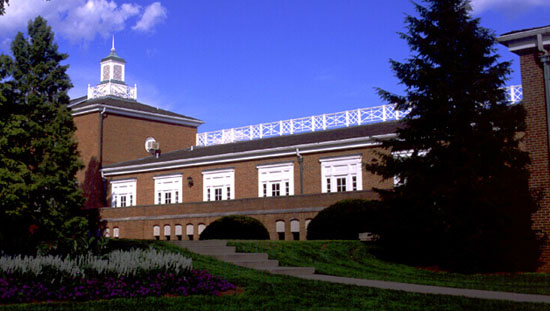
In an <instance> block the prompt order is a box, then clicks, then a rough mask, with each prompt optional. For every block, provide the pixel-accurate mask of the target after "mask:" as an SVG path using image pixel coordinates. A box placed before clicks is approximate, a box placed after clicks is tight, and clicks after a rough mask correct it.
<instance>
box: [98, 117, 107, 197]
mask: <svg viewBox="0 0 550 311" xmlns="http://www.w3.org/2000/svg"><path fill="white" fill-rule="evenodd" d="M105 109H106V108H105V107H103V110H102V111H101V112H100V113H99V141H98V149H99V150H98V161H99V171H100V172H101V181H102V182H103V194H102V198H101V201H102V204H103V205H105V204H106V202H107V196H106V193H107V183H106V182H105V175H103V119H104V118H105Z"/></svg>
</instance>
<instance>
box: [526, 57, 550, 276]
mask: <svg viewBox="0 0 550 311" xmlns="http://www.w3.org/2000/svg"><path fill="white" fill-rule="evenodd" d="M520 64H521V79H522V85H523V104H524V105H525V109H526V110H527V118H526V125H527V131H526V135H525V145H526V148H527V151H528V152H529V155H530V158H531V165H530V171H531V177H530V180H529V186H530V188H531V189H532V190H535V191H537V192H540V194H541V195H542V200H541V202H540V205H541V208H540V209H539V211H537V212H536V213H535V214H533V217H532V219H533V228H534V229H536V230H542V231H543V232H544V233H546V234H547V235H548V237H550V192H549V191H550V169H549V158H548V136H547V135H548V129H547V125H546V117H547V116H546V106H545V91H544V72H543V67H542V64H541V63H540V62H539V60H538V56H537V54H536V52H533V51H527V52H525V53H524V54H522V55H520ZM541 259H542V261H543V262H544V265H543V266H542V267H541V270H542V271H546V272H550V245H549V244H548V243H547V244H546V246H545V248H544V250H543V254H542V258H541Z"/></svg>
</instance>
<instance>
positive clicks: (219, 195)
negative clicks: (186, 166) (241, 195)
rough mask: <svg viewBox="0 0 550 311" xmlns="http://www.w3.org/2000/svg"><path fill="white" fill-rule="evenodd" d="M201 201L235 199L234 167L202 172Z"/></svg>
mask: <svg viewBox="0 0 550 311" xmlns="http://www.w3.org/2000/svg"><path fill="white" fill-rule="evenodd" d="M202 180H203V183H202V184H203V189H202V190H203V191H202V194H203V201H220V200H232V199H235V169H232V168H230V169H221V170H215V171H204V172H202Z"/></svg>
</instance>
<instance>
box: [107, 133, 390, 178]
mask: <svg viewBox="0 0 550 311" xmlns="http://www.w3.org/2000/svg"><path fill="white" fill-rule="evenodd" d="M395 135H396V134H395V133H391V134H384V135H376V136H367V137H358V138H350V139H343V140H333V141H328V142H320V143H310V144H300V145H292V146H285V147H277V148H271V149H259V150H250V151H245V152H236V153H226V154H220V155H210V156H203V157H197V158H191V159H180V160H171V161H164V162H155V163H147V164H137V165H128V166H123V167H115V168H104V169H102V173H103V174H104V176H106V177H109V176H117V175H125V174H134V173H143V172H151V171H160V170H169V169H177V168H184V167H191V166H201V165H210V164H223V163H231V162H236V161H247V160H258V159H264V158H273V157H283V156H292V155H296V148H299V149H300V154H308V153H316V152H327V151H339V150H345V149H354V148H362V147H371V146H376V145H379V143H378V142H377V139H387V138H392V137H395Z"/></svg>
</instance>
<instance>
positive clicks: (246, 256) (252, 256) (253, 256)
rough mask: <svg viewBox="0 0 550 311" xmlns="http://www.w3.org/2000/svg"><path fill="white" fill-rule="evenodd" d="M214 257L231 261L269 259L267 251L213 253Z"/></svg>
mask: <svg viewBox="0 0 550 311" xmlns="http://www.w3.org/2000/svg"><path fill="white" fill-rule="evenodd" d="M212 257H214V258H216V259H219V260H222V261H227V262H231V263H238V262H247V261H262V260H268V257H267V254H266V253H234V254H217V255H212Z"/></svg>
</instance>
